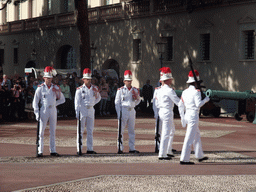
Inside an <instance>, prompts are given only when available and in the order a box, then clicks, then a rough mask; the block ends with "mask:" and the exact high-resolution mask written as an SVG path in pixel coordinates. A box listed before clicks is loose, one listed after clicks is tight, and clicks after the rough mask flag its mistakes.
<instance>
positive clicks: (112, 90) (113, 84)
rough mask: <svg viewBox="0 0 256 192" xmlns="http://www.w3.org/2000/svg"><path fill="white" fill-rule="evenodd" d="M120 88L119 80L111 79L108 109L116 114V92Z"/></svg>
mask: <svg viewBox="0 0 256 192" xmlns="http://www.w3.org/2000/svg"><path fill="white" fill-rule="evenodd" d="M117 89H118V85H117V80H115V79H114V80H110V84H109V100H110V101H109V107H108V110H109V112H110V113H111V114H115V113H116V109H115V97H116V92H117Z"/></svg>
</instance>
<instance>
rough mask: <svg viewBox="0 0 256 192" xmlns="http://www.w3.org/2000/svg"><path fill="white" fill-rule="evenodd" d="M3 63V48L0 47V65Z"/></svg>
mask: <svg viewBox="0 0 256 192" xmlns="http://www.w3.org/2000/svg"><path fill="white" fill-rule="evenodd" d="M3 64H4V49H0V67H2V66H3Z"/></svg>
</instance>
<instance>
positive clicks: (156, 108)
mask: <svg viewBox="0 0 256 192" xmlns="http://www.w3.org/2000/svg"><path fill="white" fill-rule="evenodd" d="M160 89H161V86H159V87H156V88H155V91H154V95H153V111H154V118H155V120H156V122H155V133H156V134H158V137H159V138H158V139H159V143H157V146H156V150H155V152H156V153H158V152H159V146H160V139H161V132H162V123H161V121H160V118H159V115H158V113H159V106H158V98H157V97H158V96H157V92H158V91H159V90H160ZM157 124H158V133H157ZM155 139H156V138H155Z"/></svg>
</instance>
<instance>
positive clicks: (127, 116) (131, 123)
mask: <svg viewBox="0 0 256 192" xmlns="http://www.w3.org/2000/svg"><path fill="white" fill-rule="evenodd" d="M135 116H136V111H135V110H134V109H131V110H130V109H129V108H125V107H122V125H121V136H122V138H121V143H120V150H121V151H123V149H124V145H123V133H124V129H125V127H126V126H127V128H128V135H129V150H130V151H133V150H135V131H134V127H135ZM119 123H120V122H119V120H118V128H119ZM118 146H119V141H118V134H117V148H118Z"/></svg>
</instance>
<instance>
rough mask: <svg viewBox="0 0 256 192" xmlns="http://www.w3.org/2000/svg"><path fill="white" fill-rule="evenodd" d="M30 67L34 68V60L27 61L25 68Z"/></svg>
mask: <svg viewBox="0 0 256 192" xmlns="http://www.w3.org/2000/svg"><path fill="white" fill-rule="evenodd" d="M31 67H34V68H36V63H35V62H34V61H29V62H27V64H26V68H31Z"/></svg>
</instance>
